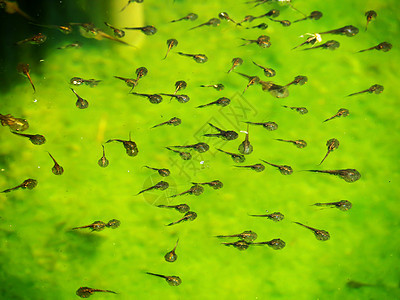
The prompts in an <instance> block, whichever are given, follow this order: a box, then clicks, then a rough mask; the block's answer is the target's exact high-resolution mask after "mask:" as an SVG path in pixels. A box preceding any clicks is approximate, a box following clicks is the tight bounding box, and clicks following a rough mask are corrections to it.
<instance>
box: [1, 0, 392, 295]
mask: <svg viewBox="0 0 400 300" xmlns="http://www.w3.org/2000/svg"><path fill="white" fill-rule="evenodd" d="M134 2H136V4H133V3H134ZM170 2H171V5H172V3H173V1H172V0H171V1H170ZM276 2H280V4H283V5H286V6H289V7H290V8H291V9H292V10H294V11H296V12H297V13H298V18H297V19H294V20H286V19H285V15H283V14H281V13H280V10H279V7H280V6H279V5H276V4H277V3H276ZM132 5H146V0H144V1H139V0H136V1H134V0H128V1H127V4H126V6H124V7H121V12H123V11H125V10H126V9H128V8H129V6H132ZM174 5H179V4H174ZM259 5H263V7H264V8H266V11H265V13H263V14H261V15H250V14H248V15H247V14H243V15H242V16H231V15H230V14H229V5H228V4H227V7H226V11H221V12H220V13H219V14H218V15H216V16H213V15H208V16H206V15H201V16H200V15H199V16H198V15H197V14H196V12H195V11H193V12H188V14H187V15H184V16H180V17H178V18H176V19H171V20H170V24H169V26H171V27H172V26H184V27H185V28H187V30H188V31H189V30H190V31H192V30H193V31H203V33H204V32H206V31H210V34H213V33H212V32H211V31H213V30H216V28H213V27H218V26H219V25H220V24H221V23H222V22H226V23H228V24H229V25H230V29H229V30H238V31H240V30H252V31H253V35H254V39H244V38H243V39H242V42H241V43H239V44H238V45H237V47H259V48H260V51H265V52H268V48H269V47H274V40H275V38H277V37H275V36H274V35H273V34H271V35H269V33H268V27H270V26H284V27H288V28H287V30H291V28H292V27H294V26H295V23H297V22H318V20H319V19H320V18H323V14H324V13H325V12H320V11H312V12H301V11H300V10H298V9H297V8H296V7H295V6H293V4H292V3H291V1H290V0H287V1H278V0H277V1H273V0H253V1H249V2H248V7H249V13H250V12H251V8H253V7H257V6H259ZM0 6H1V7H2V8H4V10H5V12H6V13H15V14H19V15H20V17H22V18H24V19H25V20H26V22H29V23H30V24H31V26H32V27H36V28H37V30H38V34H37V35H35V36H29V37H26V39H23V40H20V41H15V43H16V45H17V46H25V45H26V44H31V45H33V46H34V45H41V44H44V43H46V40H47V38H48V37H47V36H46V35H45V34H43V33H41V32H40V31H41V29H42V28H46V29H51V30H54V31H56V30H59V31H61V32H62V33H64V34H66V35H68V34H71V33H74V32H79V34H81V35H82V36H84V37H86V38H94V39H98V40H101V39H108V40H111V42H113V43H114V42H115V43H120V44H125V45H126V47H131V46H134V45H130V43H128V42H125V41H124V36H125V31H129V30H138V31H140V32H142V33H143V35H146V36H152V35H154V38H156V37H157V25H159V24H157V23H155V24H147V25H145V26H142V27H132V26H131V25H130V24H126V27H121V28H117V27H115V26H113V25H112V24H109V23H108V22H106V21H107V20H104V24H93V23H91V22H90V20H87V22H86V23H74V22H71V23H69V24H61V25H59V24H57V25H55V24H43V23H42V22H41V21H40V20H36V19H35V18H34V17H32V16H30V15H29V12H25V11H23V10H22V9H21V8H19V7H18V5H17V3H16V2H14V1H6V0H3V1H0ZM268 7H269V9H268ZM378 13H379V12H378ZM378 13H377V12H375V11H373V10H370V11H367V12H365V15H364V16H362V15H361V16H360V18H364V19H365V28H357V27H355V26H353V25H349V24H341V23H340V21H338V24H337V26H333V27H332V28H321V30H320V32H316V33H304V37H303V39H304V40H303V42H302V43H301V44H299V45H296V44H294V45H293V51H303V50H314V51H326V52H330V51H340V43H339V42H338V41H336V40H335V36H337V35H342V36H347V37H349V38H353V37H356V36H357V34H358V33H359V31H360V30H363V31H367V28H368V26H373V23H374V22H375V19H377V18H378ZM177 22H179V23H178V24H175V23H177ZM51 30H50V31H46V32H48V33H49V34H51V32H52V31H51ZM171 32H173V31H172V30H171ZM152 38H153V37H152ZM99 43H101V42H99ZM75 47H81V45H80V44H79V43H74V44H68V45H64V46H61V47H60V48H59V49H60V50H63V49H66V48H75ZM199 48H200V49H201V47H197V46H196V47H193V49H199ZM391 48H392V45H391V44H390V43H389V42H386V41H384V42H381V43H380V44H378V45H372V44H371V47H369V48H367V49H361V50H360V49H354V50H355V52H356V51H358V52H365V51H374V50H377V51H381V52H387V51H389V50H391ZM178 49H179V41H178V40H177V39H175V38H174V37H173V34H171V38H170V39H168V40H166V41H165V49H152V51H157V52H159V53H160V59H168V57H169V56H170V55H171V54H172V53H173V52H175V55H180V56H181V59H182V60H187V64H188V65H189V64H190V68H196V66H197V64H206V63H207V61H208V55H207V53H197V52H191V53H186V52H180V51H179V50H178ZM307 52H308V53H310V55H312V52H309V51H307ZM328 54H329V53H327V55H328ZM355 55H358V54H355ZM242 64H249V65H254V66H255V68H254V73H253V74H245V73H243V72H241V70H240V69H241V65H242ZM149 65H151V62H150V61H149ZM15 67H16V72H19V73H21V74H23V76H25V77H26V80H27V84H29V85H31V86H32V92H33V93H36V92H37V89H36V87H35V82H36V81H38V80H40V79H38V78H35V76H31V73H33V74H34V73H35V70H31V69H30V67H29V63H28V62H21V63H20V64H18V65H17V66H15ZM149 69H150V68H149V66H138V67H137V68H136V70H135V72H134V74H132V76H131V77H129V78H127V77H123V76H124V75H123V74H110V76H113V77H114V78H112V79H107V80H116V81H120V83H121V87H124V88H126V91H127V96H126V97H127V98H128V97H135V98H136V97H137V98H138V99H137V100H138V101H140V100H143V101H148V102H149V103H148V105H159V104H160V103H162V102H170V101H176V103H174V104H175V105H185V104H186V103H187V102H189V101H193V100H191V98H192V96H191V95H186V94H185V88H186V87H187V86H188V83H187V82H186V81H184V80H176V81H173V82H171V89H170V90H168V91H165V90H160V91H158V92H156V93H154V92H146V91H143V90H140V84H141V82H142V81H145V80H146V75H147V74H148V73H149V72H150V71H149ZM220 72H221V73H226V74H227V76H228V77H227V78H228V79H227V80H229V77H230V76H239V77H240V78H243V90H242V91H240V92H241V93H242V94H245V93H246V91H247V90H248V89H259V90H260V93H263V95H264V94H269V97H270V98H271V100H272V101H280V100H279V99H281V98H285V97H288V96H289V88H290V89H292V88H293V89H294V88H303V89H306V88H307V82H308V81H309V80H310V81H312V80H313V78H308V77H307V76H306V75H305V74H298V75H297V76H295V77H294V78H293V80H292V81H291V82H288V83H283V84H281V83H277V82H274V81H273V77H274V76H275V75H276V73H279V69H276V70H274V69H272V68H271V67H270V66H268V65H263V64H261V63H260V62H258V61H253V60H252V58H251V57H246V56H242V57H232V58H231V64H230V65H227V66H226V68H225V69H221V70H220ZM121 73H122V72H121ZM305 73H306V71H305ZM32 77H33V78H32ZM170 77H171V78H174V75H173V74H171V76H170ZM107 80H103V79H92V78H86V79H84V78H80V77H73V78H71V79H70V81H69V88H70V93H71V106H73V105H74V101H76V102H75V106H76V108H77V109H81V110H84V109H88V110H90V106H91V99H90V93H88V92H87V91H88V90H86V93H85V98H87V99H89V100H87V99H84V98H83V97H82V96H81V95H80V92H79V90H78V89H79V86H83V85H87V86H89V87H92V88H98V87H100V86H101V85H106V84H107ZM77 87H78V89H77ZM200 87H202V88H204V89H209V91H210V95H211V96H210V99H212V97H214V95H215V93H216V92H217V93H219V94H221V96H220V97H216V98H218V99H215V100H214V101H211V102H208V103H207V101H202V100H200V99H196V100H195V101H198V102H196V104H199V105H198V106H196V107H195V108H193V109H195V110H202V111H203V112H204V114H207V110H212V109H215V108H218V109H219V108H223V107H226V106H229V105H230V104H231V99H229V98H228V97H226V95H223V93H224V85H223V84H221V83H212V82H204V84H203V85H201V86H200ZM383 90H384V87H383V85H381V83H376V84H373V85H371V86H370V87H368V86H366V87H365V90H362V91H354V93H352V94H350V95H343V96H348V97H353V96H357V95H359V94H362V93H370V94H380V93H382V92H383ZM193 98H194V97H193ZM274 98H277V99H274ZM250 101H251V99H250ZM203 102H204V103H203ZM161 105H162V104H161ZM164 109H165V108H164ZM282 111H285V112H286V113H288V114H289V113H292V114H296V113H297V114H300V115H305V114H307V113H308V108H306V107H291V106H286V105H282ZM138 113H140V112H138ZM188 114H190V112H188ZM350 114H351V112H349V110H348V109H346V108H340V109H339V110H338V111H337V112H331V115H330V116H328V118H326V119H325V118H322V119H321V123H323V122H330V123H332V126H334V124H333V123H334V122H340V121H341V118H343V117H347V116H349V115H350ZM0 120H1V124H2V125H3V126H4V127H9V129H10V135H15V136H16V137H15V138H21V139H22V138H26V140H27V142H30V143H32V144H34V145H43V144H45V143H46V138H45V136H43V135H41V134H40V133H35V132H34V131H33V132H31V133H28V132H29V131H30V130H29V129H30V125H33V126H32V127H33V128H34V124H30V123H29V117H27V118H26V119H25V116H13V115H11V114H9V113H8V112H6V111H2V112H1V114H0ZM186 122H190V120H188V119H185V118H184V117H180V116H179V115H177V116H174V117H172V118H171V119H169V120H167V121H164V122H161V123H157V122H156V121H154V124H153V126H152V129H151V134H154V135H157V134H159V132H157V130H159V127H163V128H164V129H165V130H175V127H176V126H185V123H186ZM241 122H242V124H243V131H241V132H236V131H235V130H233V129H231V128H220V127H219V126H217V125H215V124H212V123H208V124H207V125H206V127H205V128H206V129H205V131H204V133H203V137H202V138H201V141H193V143H190V144H181V145H171V144H170V143H169V141H168V140H167V139H165V144H164V145H163V147H164V150H165V153H166V154H167V155H170V156H174V157H177V158H179V159H182V160H191V159H192V156H193V155H195V154H196V152H197V153H206V152H207V151H209V150H210V148H211V147H212V146H210V144H212V142H211V141H213V140H214V139H221V140H223V141H224V143H223V144H222V145H223V146H222V147H221V148H216V147H214V149H213V150H215V151H216V153H217V154H216V155H215V157H213V158H212V159H225V158H226V156H228V157H230V158H231V164H228V163H227V166H226V167H227V169H228V168H232V167H234V168H233V170H232V171H231V172H235V173H237V174H238V176H246V172H260V173H263V172H264V171H265V172H277V171H278V172H280V174H282V175H291V174H293V173H294V172H296V171H300V170H294V169H293V168H292V167H291V166H290V165H289V163H290V162H285V161H273V160H272V158H270V157H268V156H267V155H265V156H263V157H254V155H252V152H253V145H252V143H251V140H252V134H253V133H254V132H256V130H258V129H259V128H260V130H261V131H265V132H268V131H274V130H279V124H277V123H275V122H274V121H272V120H245V119H243V120H241ZM262 128H264V130H263V129H262ZM3 130H4V129H3ZM240 133H243V134H244V135H241V134H240ZM17 136H18V137H17ZM134 136H135V132H134V131H132V132H127V133H126V137H125V138H124V137H114V136H113V137H109V138H108V139H107V140H104V142H103V144H102V145H101V148H100V147H99V156H98V157H93V159H92V161H91V162H87V163H88V164H92V163H93V162H96V161H97V163H98V165H99V167H101V168H106V167H108V166H109V165H110V164H112V163H113V162H112V161H110V160H109V159H108V158H107V156H106V154H107V152H108V151H125V152H126V155H127V156H128V157H127V156H125V154H124V155H121V156H120V159H121V160H125V159H135V157H136V156H138V155H140V150H141V145H140V141H136V140H135V138H134ZM284 136H285V133H284V132H282V137H284ZM276 141H277V142H280V143H281V146H282V147H297V148H299V149H302V148H305V147H307V145H308V144H307V141H305V140H303V139H301V137H299V139H297V140H289V139H284V138H282V139H276ZM320 142H321V144H325V145H326V152H325V153H321V157H320V158H317V159H316V161H315V165H313V166H310V168H309V169H308V170H301V171H308V172H310V174H309V176H324V174H326V175H333V176H335V177H337V180H344V181H345V182H347V183H354V182H356V181H358V180H359V179H360V178H361V174H360V173H359V172H358V171H357V170H356V169H354V168H352V166H351V165H350V166H348V168H346V169H324V168H323V163H324V161H325V160H327V159H331V156H340V142H339V140H338V139H337V138H335V137H332V138H331V139H329V140H327V141H320ZM112 145H113V146H112ZM225 145H229V147H230V149H233V148H235V149H237V151H235V152H230V151H229V150H227V149H223V147H224V146H225ZM226 148H227V147H226ZM299 151H301V150H299ZM332 152H333V153H332ZM48 154H49V159H50V160H51V162H52V163H53V167H52V168H51V172H53V174H54V175H62V174H63V173H64V168H63V167H62V166H61V165H62V161H64V160H66V159H67V158H65V157H58V156H55V155H54V153H53V154H50V153H48ZM53 155H54V156H53ZM205 155H206V154H205ZM226 161H227V162H228V160H226ZM321 165H322V166H321ZM316 166H321V167H316ZM143 167H144V168H142V169H141V170H140V172H148V173H149V174H152V172H154V173H156V174H158V175H159V181H158V182H157V183H155V184H154V185H152V186H147V187H145V188H144V189H143V190H140V191H139V190H138V191H137V192H136V195H141V194H145V193H147V192H149V191H152V192H153V193H165V195H166V197H167V198H168V199H170V201H171V204H170V205H157V207H158V208H162V209H173V210H175V211H176V212H177V218H176V219H175V220H171V222H170V223H168V224H165V226H190V223H191V222H196V221H197V220H196V219H197V217H199V219H201V215H199V216H198V215H197V213H196V212H195V210H196V208H195V205H190V206H189V204H187V203H184V202H188V201H190V200H189V197H190V196H199V197H201V195H202V194H203V192H204V190H205V189H210V190H212V189H214V190H217V189H223V186H224V184H223V182H221V181H220V180H219V179H218V178H210V179H209V181H207V182H187V188H186V189H183V190H178V191H177V193H176V194H170V193H168V189H169V188H170V184H169V182H168V177H169V176H170V175H171V174H172V172H171V171H170V169H169V166H165V165H162V166H158V165H155V163H154V162H148V164H147V165H145V166H143ZM65 171H66V172H68V169H66V170H65ZM49 172H50V170H49ZM312 173H321V174H320V175H318V174H312ZM263 175H264V174H260V176H263ZM264 176H267V175H264ZM334 180H335V179H332V184H334V182H335V181H334ZM21 182H22V183H21ZM21 182H15V184H14V185H12V186H8V187H3V188H2V193H10V192H13V191H14V190H17V189H29V190H31V189H34V188H35V189H36V188H40V182H38V181H37V180H36V179H32V178H28V179H26V178H21ZM27 192H28V191H27ZM132 196H133V195H132ZM175 198H177V199H175ZM172 201H176V204H172ZM310 205H312V206H316V207H322V208H337V209H338V213H339V210H340V211H343V212H346V211H347V210H349V209H351V208H352V203H351V202H350V201H349V200H341V199H332V200H331V201H329V202H323V203H320V202H317V203H310ZM192 206H194V207H192ZM160 213H162V210H160ZM179 213H180V215H179ZM115 217H116V218H117V219H112V220H110V221H108V222H107V223H106V222H104V221H99V220H93V223H91V224H76V226H77V227H74V228H71V230H88V229H90V230H91V231H92V232H93V234H99V233H96V232H95V231H102V230H104V229H106V228H111V229H117V228H118V227H119V226H120V225H121V226H123V225H124V220H123V219H122V220H119V219H118V216H115ZM248 217H249V218H250V217H254V218H264V219H265V220H266V221H267V222H271V221H272V222H281V221H283V220H285V219H286V218H287V217H288V216H286V215H285V212H284V211H279V212H268V211H267V212H262V211H261V212H253V214H249V216H248ZM293 218H294V216H293V217H291V219H293ZM188 221H190V222H188ZM299 221H301V220H295V221H292V223H293V224H294V225H293V226H297V225H298V227H297V228H299V229H298V230H302V229H300V228H304V229H306V230H309V231H310V234H311V233H312V234H313V235H314V236H315V239H316V241H315V242H316V243H317V241H328V240H329V239H330V238H331V235H330V233H329V232H328V231H327V230H325V229H321V228H319V227H318V226H317V225H314V224H304V223H301V222H299ZM314 226H315V227H314ZM316 227H317V228H316ZM212 238H215V242H216V243H219V242H220V241H221V245H224V246H229V247H230V246H232V247H233V248H236V249H237V250H241V251H244V250H246V249H248V248H249V247H254V246H269V247H270V248H271V249H273V250H282V251H285V250H284V248H285V247H291V245H290V244H286V242H285V241H283V240H282V239H281V238H280V237H279V236H277V237H275V238H274V239H272V240H268V241H266V240H265V239H264V238H263V237H262V241H256V240H257V238H259V235H258V234H257V233H256V232H254V231H252V230H251V229H247V230H245V231H243V232H241V233H238V232H224V233H220V234H219V235H217V236H215V237H212ZM332 238H335V237H334V235H333V236H332ZM184 242H185V241H184V240H182V239H178V240H177V241H176V244H175V245H171V248H172V250H171V251H169V252H167V253H166V254H165V256H164V260H165V261H166V262H171V263H172V262H175V261H176V260H177V259H178V258H179V255H177V253H176V250H177V249H178V253H179V244H182V243H184ZM225 251H227V252H229V251H234V250H232V249H229V248H228V247H227V248H226V249H225ZM228 255H229V254H228ZM159 259H160V260H162V259H163V258H162V257H160V258H159ZM82 263H84V262H82ZM150 271H151V272H150ZM153 272H155V273H153ZM146 273H147V274H149V275H152V276H155V277H159V278H162V279H164V280H166V281H167V283H168V284H169V285H171V286H179V285H180V284H181V283H182V282H183V283H184V280H185V279H184V278H183V279H181V278H180V277H179V274H174V272H173V269H172V268H171V274H172V275H171V274H167V275H165V274H159V273H157V270H149V272H146ZM95 292H106V293H118V291H116V292H114V291H110V290H107V289H99V288H98V287H95V288H92V287H80V288H79V289H77V291H76V294H77V295H78V296H80V297H82V298H87V297H89V296H91V295H92V294H93V293H95Z"/></svg>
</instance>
